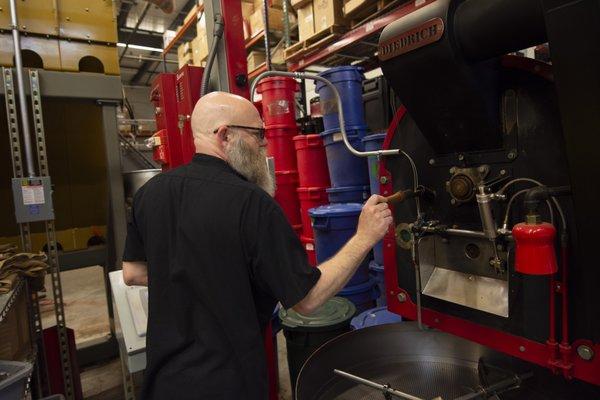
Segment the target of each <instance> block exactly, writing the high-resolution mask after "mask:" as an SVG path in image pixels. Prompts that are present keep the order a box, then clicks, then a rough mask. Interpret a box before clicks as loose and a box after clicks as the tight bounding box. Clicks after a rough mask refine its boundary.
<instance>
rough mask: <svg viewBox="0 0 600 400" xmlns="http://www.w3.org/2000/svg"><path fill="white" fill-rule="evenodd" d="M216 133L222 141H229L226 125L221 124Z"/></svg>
mask: <svg viewBox="0 0 600 400" xmlns="http://www.w3.org/2000/svg"><path fill="white" fill-rule="evenodd" d="M215 135H217V137H218V138H219V141H220V142H227V141H229V135H228V134H227V127H226V126H221V127H220V128H219V129H217V133H215Z"/></svg>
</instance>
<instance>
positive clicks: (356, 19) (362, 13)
mask: <svg viewBox="0 0 600 400" xmlns="http://www.w3.org/2000/svg"><path fill="white" fill-rule="evenodd" d="M404 1H405V0H376V1H365V2H364V4H363V5H362V6H361V7H359V8H357V9H356V10H354V11H353V12H352V13H351V14H350V15H348V18H350V27H351V28H352V29H354V28H356V27H357V26H359V25H362V24H363V23H364V22H365V21H367V20H370V19H372V18H373V17H374V16H376V15H377V14H379V13H381V12H382V11H384V10H385V9H386V8H388V7H390V6H391V5H392V3H395V4H400V3H402V2H404Z"/></svg>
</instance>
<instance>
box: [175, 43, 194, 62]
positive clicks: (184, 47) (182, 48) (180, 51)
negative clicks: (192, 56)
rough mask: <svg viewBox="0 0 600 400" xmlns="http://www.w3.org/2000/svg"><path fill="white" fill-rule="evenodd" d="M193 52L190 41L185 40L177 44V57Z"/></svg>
mask: <svg viewBox="0 0 600 400" xmlns="http://www.w3.org/2000/svg"><path fill="white" fill-rule="evenodd" d="M189 52H191V47H190V42H183V43H181V44H180V45H179V46H177V58H183V57H185V56H186V54H188V53H189Z"/></svg>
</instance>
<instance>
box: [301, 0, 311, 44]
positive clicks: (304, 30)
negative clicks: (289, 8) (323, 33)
mask: <svg viewBox="0 0 600 400" xmlns="http://www.w3.org/2000/svg"><path fill="white" fill-rule="evenodd" d="M297 12H298V35H299V36H300V41H301V42H302V41H304V40H306V39H308V38H309V37H311V36H312V35H314V34H315V18H314V14H313V3H312V2H310V3H308V4H307V5H305V6H304V7H300V8H299V9H298V10H297Z"/></svg>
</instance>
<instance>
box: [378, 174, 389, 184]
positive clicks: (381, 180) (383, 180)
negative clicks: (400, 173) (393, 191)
mask: <svg viewBox="0 0 600 400" xmlns="http://www.w3.org/2000/svg"><path fill="white" fill-rule="evenodd" d="M379 182H380V183H382V184H384V185H385V184H386V183H387V182H388V179H387V176H382V177H381V178H379Z"/></svg>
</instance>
